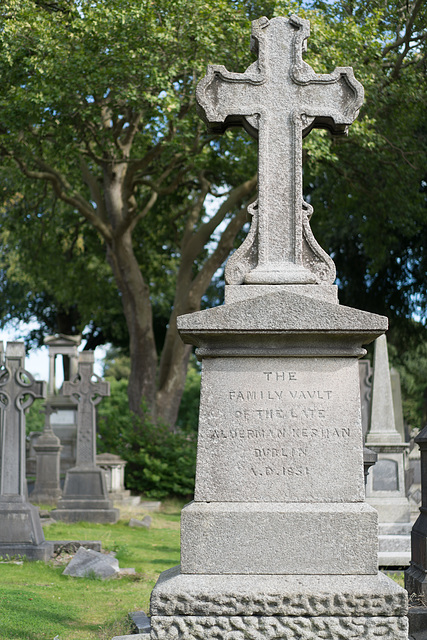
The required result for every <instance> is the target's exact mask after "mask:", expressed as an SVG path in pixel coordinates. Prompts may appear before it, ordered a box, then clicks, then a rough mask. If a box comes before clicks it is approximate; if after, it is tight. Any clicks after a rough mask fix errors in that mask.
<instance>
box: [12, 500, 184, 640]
mask: <svg viewBox="0 0 427 640" xmlns="http://www.w3.org/2000/svg"><path fill="white" fill-rule="evenodd" d="M181 507H182V504H178V503H169V504H167V505H165V508H164V511H163V512H162V513H155V514H150V515H152V518H153V523H152V525H151V528H150V529H149V530H147V529H139V528H138V529H136V528H130V527H129V526H128V520H129V518H127V520H121V521H120V522H118V523H117V524H115V525H96V524H89V523H83V522H82V523H77V524H64V523H56V524H52V525H50V526H49V527H46V528H45V537H46V539H47V540H101V541H102V547H103V549H105V550H108V551H115V552H116V557H117V558H118V560H119V565H120V567H121V568H123V567H134V568H135V569H136V571H137V575H136V576H126V577H122V578H118V579H112V580H97V579H89V578H72V577H69V576H63V575H62V572H63V570H64V568H65V565H63V566H55V565H54V563H53V562H52V561H50V562H49V563H44V562H24V563H23V564H11V563H10V564H0V640H54V638H56V637H58V638H59V640H111V638H112V637H113V636H114V635H122V634H125V633H127V632H129V626H128V621H127V614H128V613H129V612H130V611H138V610H141V609H143V610H144V611H146V612H147V611H148V605H149V599H150V593H151V591H152V589H153V587H154V584H155V582H156V580H157V577H158V575H159V574H160V573H161V572H162V571H164V570H165V569H168V568H170V567H172V566H174V565H176V564H179V520H180V510H181ZM135 517H138V516H135Z"/></svg>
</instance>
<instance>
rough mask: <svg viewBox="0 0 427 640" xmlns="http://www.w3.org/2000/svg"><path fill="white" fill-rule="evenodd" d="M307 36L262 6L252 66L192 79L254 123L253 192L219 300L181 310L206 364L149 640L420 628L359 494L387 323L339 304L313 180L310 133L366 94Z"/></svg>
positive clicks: (224, 112)
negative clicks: (177, 542) (363, 369)
mask: <svg viewBox="0 0 427 640" xmlns="http://www.w3.org/2000/svg"><path fill="white" fill-rule="evenodd" d="M308 35H309V23H308V21H306V20H302V19H300V18H298V17H296V16H292V17H291V18H289V19H286V18H274V19H272V20H267V19H266V18H261V19H260V20H257V21H255V22H253V27H252V45H253V49H254V51H255V52H257V54H258V59H257V61H256V62H254V63H253V65H251V67H249V69H248V70H247V71H246V72H245V73H243V74H238V73H231V72H229V71H227V70H226V69H225V68H224V67H218V66H211V67H209V68H208V73H207V75H206V76H205V78H204V79H203V80H202V81H201V82H200V83H199V86H198V88H197V101H198V103H199V108H200V110H201V113H202V116H203V117H204V119H205V121H206V122H207V123H208V126H209V127H210V129H211V130H213V131H216V132H222V131H224V130H225V129H226V128H227V127H228V126H232V125H235V124H242V125H243V126H244V127H245V128H246V129H247V130H248V131H249V132H250V133H252V134H253V135H257V136H258V138H259V169H258V172H259V202H258V206H254V207H253V208H252V214H253V222H252V227H251V231H250V233H249V235H248V238H247V240H246V242H245V243H244V245H242V247H241V248H240V250H237V251H236V253H235V254H234V256H233V257H232V258H231V259H230V260H229V263H228V268H227V271H226V278H227V282H228V284H227V286H226V298H225V305H224V306H223V307H218V308H215V309H210V310H207V311H202V312H197V313H193V314H189V315H187V316H182V317H180V318H179V319H178V327H179V331H180V334H181V336H182V338H183V339H184V341H185V342H188V343H191V344H194V345H196V346H197V354H198V357H199V358H200V359H201V360H202V388H201V405H200V416H199V440H198V453H197V472H196V488H195V499H194V502H192V503H190V504H189V505H187V506H186V507H185V508H184V509H183V511H182V528H181V566H180V567H177V568H175V569H171V570H169V571H166V572H164V573H163V574H162V575H161V576H160V578H159V581H158V582H157V585H156V586H155V588H154V590H153V592H152V596H151V638H152V640H163V639H165V640H166V638H169V637H173V638H175V639H177V640H178V639H180V638H182V639H184V638H185V640H193V639H194V640H195V639H196V638H197V639H200V638H203V639H204V640H209V639H210V638H215V639H217V638H233V640H243V639H244V638H247V637H262V638H263V639H265V640H268V639H269V638H279V637H280V638H282V639H284V640H291V639H295V640H297V639H299V640H300V639H301V638H304V640H318V638H320V637H322V638H325V639H330V640H338V639H339V640H343V639H347V638H348V639H350V638H352V639H353V638H364V639H366V640H371V639H372V640H373V639H374V638H375V639H377V638H379V637H382V638H384V639H385V638H387V640H404V639H407V637H408V626H407V618H406V612H407V595H406V592H405V591H404V590H403V589H401V588H400V587H399V586H397V585H396V583H394V582H392V581H391V580H390V579H388V578H387V577H386V576H384V575H382V574H379V573H378V569H377V566H378V565H377V545H378V538H377V513H376V511H375V510H374V509H373V508H372V507H370V506H369V505H367V504H366V503H365V502H364V479H363V451H362V450H363V444H362V425H361V412H360V395H359V372H358V358H359V357H360V356H361V355H364V354H365V353H366V352H365V350H364V349H363V348H362V344H365V343H368V342H370V341H372V340H373V339H374V338H376V337H377V336H378V335H380V334H382V333H383V332H384V331H385V330H386V328H387V320H386V318H384V317H382V316H377V315H374V314H371V313H366V312H363V311H359V310H356V309H352V308H349V307H342V306H340V305H339V304H338V301H337V297H336V288H335V287H334V286H333V285H332V282H333V280H334V268H333V265H332V264H331V260H330V259H329V258H328V257H327V256H326V255H325V254H324V253H323V252H322V250H321V249H320V247H319V246H318V245H317V243H316V241H315V240H314V238H313V236H312V233H311V231H310V227H309V221H308V218H309V214H310V213H311V211H310V208H309V206H308V205H307V204H305V203H304V201H303V199H302V192H301V191H302V189H301V137H302V136H303V135H305V134H307V133H308V132H309V131H310V129H311V128H313V127H316V126H317V127H319V126H325V127H327V128H328V129H330V130H331V131H332V132H333V133H337V134H343V133H345V131H346V129H347V126H348V125H349V124H351V122H352V121H353V120H354V118H355V117H356V115H357V112H358V109H359V108H360V106H361V104H362V96H363V91H362V87H361V85H360V84H359V83H358V82H357V81H356V80H355V78H354V76H353V72H352V70H351V69H349V68H338V69H336V70H335V71H334V72H333V73H331V74H328V75H317V74H315V73H314V71H313V70H312V69H311V68H310V67H309V66H308V65H307V64H305V63H304V62H303V60H302V54H303V52H304V51H305V41H306V39H307V37H308Z"/></svg>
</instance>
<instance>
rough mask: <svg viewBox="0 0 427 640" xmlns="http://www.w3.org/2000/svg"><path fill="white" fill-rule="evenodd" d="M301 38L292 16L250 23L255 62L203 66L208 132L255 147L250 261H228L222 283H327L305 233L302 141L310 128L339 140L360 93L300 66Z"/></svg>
mask: <svg viewBox="0 0 427 640" xmlns="http://www.w3.org/2000/svg"><path fill="white" fill-rule="evenodd" d="M309 33H310V26H309V22H308V20H304V19H301V18H298V17H297V16H291V17H290V18H289V19H287V18H273V19H272V20H268V19H267V18H265V17H264V18H260V19H259V20H255V21H254V22H253V23H252V39H251V48H252V50H253V51H254V52H255V53H257V54H258V60H257V61H256V62H254V63H253V64H252V65H251V66H250V67H249V68H248V69H247V70H246V71H245V72H244V73H232V72H230V71H228V70H227V69H226V68H225V67H224V66H222V65H210V66H209V67H208V72H207V74H206V76H205V77H204V78H203V79H202V80H201V82H200V83H199V85H198V87H197V94H196V98H197V102H198V106H199V109H200V111H201V115H202V117H203V119H204V120H205V122H206V123H207V124H208V127H209V129H210V130H211V131H213V132H217V133H222V132H224V131H225V130H226V129H227V128H228V127H230V126H234V125H242V126H243V127H244V128H245V129H246V130H247V131H248V132H249V133H250V134H251V135H253V136H254V137H258V140H259V150H258V211H256V207H254V208H253V209H252V213H253V214H254V215H255V216H256V217H257V218H258V220H257V221H256V220H255V221H254V223H255V225H257V234H256V235H257V239H256V241H255V245H256V246H255V254H256V256H255V260H254V259H253V258H252V259H251V260H249V264H247V265H245V264H243V265H242V264H239V265H236V264H235V260H232V261H231V264H233V265H234V267H235V268H234V269H233V271H234V272H233V273H231V269H230V268H229V269H228V278H227V281H228V283H229V284H241V283H243V282H245V283H248V284H310V283H312V284H313V283H320V282H322V283H323V281H325V280H327V281H329V282H331V283H332V282H333V280H334V278H335V269H334V267H333V264H332V262H331V261H330V259H329V257H328V256H327V255H326V254H325V253H324V252H323V250H322V249H321V248H320V247H319V245H318V244H317V242H316V240H315V239H314V237H313V234H312V233H311V230H310V228H309V224H308V219H309V216H310V215H311V212H312V208H311V207H310V205H308V204H307V203H305V202H304V201H303V199H302V137H303V136H306V135H307V134H308V133H309V132H310V131H311V130H312V129H313V128H314V127H322V128H326V129H329V130H330V131H331V132H332V133H333V134H335V135H342V134H345V133H346V132H347V129H348V126H349V125H350V124H351V123H352V122H353V120H354V119H355V118H356V116H357V114H358V111H359V109H360V107H361V105H362V102H363V87H362V85H361V84H360V83H359V82H357V80H356V79H355V77H354V74H353V70H352V69H351V67H337V68H336V69H335V71H333V72H332V73H331V74H316V73H315V72H314V71H313V69H312V68H311V67H310V66H309V65H308V64H306V63H305V62H304V61H303V59H302V54H303V53H304V52H305V50H306V40H307V38H308V36H309ZM254 223H253V224H254ZM252 235H254V234H252ZM242 247H243V245H242ZM236 254H237V252H236ZM238 255H239V254H238ZM236 257H237V256H236ZM319 265H321V266H320V267H319ZM226 276H227V272H226Z"/></svg>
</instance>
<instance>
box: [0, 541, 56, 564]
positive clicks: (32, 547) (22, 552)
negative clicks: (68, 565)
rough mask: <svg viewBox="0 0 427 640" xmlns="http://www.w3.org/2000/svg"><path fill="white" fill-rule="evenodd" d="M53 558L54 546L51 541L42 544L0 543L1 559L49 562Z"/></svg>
mask: <svg viewBox="0 0 427 640" xmlns="http://www.w3.org/2000/svg"><path fill="white" fill-rule="evenodd" d="M52 556H53V544H52V543H51V542H49V541H45V542H41V543H40V544H19V543H13V542H12V543H9V544H7V543H0V558H13V557H15V558H24V557H25V558H26V559H27V560H43V561H44V562H47V561H48V560H50V558H51V557H52Z"/></svg>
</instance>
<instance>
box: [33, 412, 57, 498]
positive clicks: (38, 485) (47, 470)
mask: <svg viewBox="0 0 427 640" xmlns="http://www.w3.org/2000/svg"><path fill="white" fill-rule="evenodd" d="M53 412H54V409H52V407H51V406H50V405H48V404H47V405H46V406H45V427H44V431H43V433H42V434H41V436H40V437H39V438H38V439H37V443H36V444H35V445H34V450H35V453H36V482H35V485H34V490H33V491H32V492H31V494H30V500H31V502H33V503H36V504H37V503H39V504H50V505H56V503H57V502H58V500H59V498H60V497H61V493H62V492H61V487H60V480H59V475H60V474H59V459H60V455H61V449H62V447H61V443H60V441H59V438H58V437H57V436H56V435H55V434H54V433H53V431H52V427H51V424H50V416H51V415H52V413H53Z"/></svg>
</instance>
